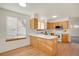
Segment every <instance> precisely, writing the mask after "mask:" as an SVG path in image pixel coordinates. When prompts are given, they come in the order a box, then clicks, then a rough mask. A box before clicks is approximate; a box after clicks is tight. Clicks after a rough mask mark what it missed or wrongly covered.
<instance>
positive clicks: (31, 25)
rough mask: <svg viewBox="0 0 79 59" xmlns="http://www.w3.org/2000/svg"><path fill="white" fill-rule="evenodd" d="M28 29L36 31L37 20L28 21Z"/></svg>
mask: <svg viewBox="0 0 79 59" xmlns="http://www.w3.org/2000/svg"><path fill="white" fill-rule="evenodd" d="M30 28H31V29H37V28H38V19H37V18H34V19H31V20H30Z"/></svg>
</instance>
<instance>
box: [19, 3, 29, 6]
mask: <svg viewBox="0 0 79 59" xmlns="http://www.w3.org/2000/svg"><path fill="white" fill-rule="evenodd" d="M19 6H21V7H26V6H27V5H26V3H19Z"/></svg>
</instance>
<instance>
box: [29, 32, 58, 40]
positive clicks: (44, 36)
mask: <svg viewBox="0 0 79 59" xmlns="http://www.w3.org/2000/svg"><path fill="white" fill-rule="evenodd" d="M29 35H31V36H36V37H40V38H45V39H54V38H57V36H51V35H44V34H34V33H30V34H29Z"/></svg>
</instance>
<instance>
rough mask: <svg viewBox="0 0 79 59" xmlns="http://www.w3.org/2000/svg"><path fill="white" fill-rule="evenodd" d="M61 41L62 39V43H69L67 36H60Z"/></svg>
mask: <svg viewBox="0 0 79 59" xmlns="http://www.w3.org/2000/svg"><path fill="white" fill-rule="evenodd" d="M61 39H62V43H68V42H69V36H68V34H62V35H61Z"/></svg>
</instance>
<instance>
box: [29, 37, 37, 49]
mask: <svg viewBox="0 0 79 59" xmlns="http://www.w3.org/2000/svg"><path fill="white" fill-rule="evenodd" d="M30 45H31V46H32V47H34V48H38V39H37V37H34V36H30Z"/></svg>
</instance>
